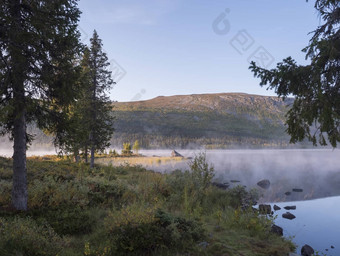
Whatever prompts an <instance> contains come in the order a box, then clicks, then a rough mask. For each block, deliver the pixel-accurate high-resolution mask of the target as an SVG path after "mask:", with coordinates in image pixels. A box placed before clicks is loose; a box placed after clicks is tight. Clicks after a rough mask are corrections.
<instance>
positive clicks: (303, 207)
mask: <svg viewBox="0 0 340 256" xmlns="http://www.w3.org/2000/svg"><path fill="white" fill-rule="evenodd" d="M273 205H274V204H272V206H273ZM276 205H278V206H280V207H281V208H282V209H281V210H279V211H276V212H275V213H274V215H278V217H277V219H276V220H275V223H276V225H278V226H280V227H282V228H283V233H284V236H286V237H293V241H294V242H295V243H296V244H297V245H299V248H298V249H297V252H300V251H301V246H303V245H304V244H309V245H310V246H312V247H313V248H314V250H315V251H319V252H320V253H325V254H326V255H329V256H330V255H333V256H339V255H340V196H336V197H328V198H322V199H316V200H309V201H298V202H285V203H277V204H276ZM290 205H296V210H289V212H290V213H292V214H294V215H295V216H296V218H295V219H293V220H288V219H284V218H282V214H283V213H285V212H287V210H285V209H283V207H284V206H290ZM332 245H333V246H334V247H335V248H334V249H331V246H332ZM326 249H328V251H326ZM321 255H322V254H321Z"/></svg>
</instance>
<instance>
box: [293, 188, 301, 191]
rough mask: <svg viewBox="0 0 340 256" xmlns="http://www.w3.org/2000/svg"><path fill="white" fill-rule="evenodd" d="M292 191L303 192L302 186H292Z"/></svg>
mask: <svg viewBox="0 0 340 256" xmlns="http://www.w3.org/2000/svg"><path fill="white" fill-rule="evenodd" d="M292 190H293V192H303V189H302V188H293V189H292Z"/></svg>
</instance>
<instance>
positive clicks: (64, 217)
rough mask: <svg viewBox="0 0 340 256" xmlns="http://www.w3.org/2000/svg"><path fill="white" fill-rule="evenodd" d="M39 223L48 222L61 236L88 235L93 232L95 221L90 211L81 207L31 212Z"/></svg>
mask: <svg viewBox="0 0 340 256" xmlns="http://www.w3.org/2000/svg"><path fill="white" fill-rule="evenodd" d="M30 214H32V215H33V216H34V217H35V218H36V219H37V221H38V222H39V221H40V222H48V223H49V225H51V227H52V228H53V229H54V230H55V232H56V233H58V234H59V235H76V234H86V233H89V232H91V231H92V228H93V226H94V224H95V220H94V219H91V218H90V216H89V214H88V211H86V210H84V209H81V208H79V207H62V206H60V208H58V209H54V210H44V211H39V212H38V211H35V212H31V213H30Z"/></svg>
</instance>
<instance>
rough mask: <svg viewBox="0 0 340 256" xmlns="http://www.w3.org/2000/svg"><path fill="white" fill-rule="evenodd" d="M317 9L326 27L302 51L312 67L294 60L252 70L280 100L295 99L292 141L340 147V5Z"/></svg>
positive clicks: (324, 2) (325, 3) (321, 0)
mask: <svg viewBox="0 0 340 256" xmlns="http://www.w3.org/2000/svg"><path fill="white" fill-rule="evenodd" d="M315 8H316V10H317V11H318V13H319V15H320V17H321V19H322V20H323V22H324V23H323V24H321V25H320V26H319V27H318V28H317V29H316V30H315V31H313V32H312V33H313V36H312V38H311V39H310V41H309V45H308V46H307V47H306V48H304V49H303V50H302V51H303V52H305V53H306V59H309V61H310V64H308V65H305V66H303V65H298V64H297V63H296V61H294V60H293V59H292V58H291V57H288V58H286V59H284V60H283V61H282V62H280V63H278V64H277V67H276V68H275V69H271V70H266V69H263V68H261V67H258V66H257V65H256V63H254V62H252V63H251V66H250V67H249V69H251V70H252V72H253V73H254V76H255V77H258V78H260V79H261V82H260V85H261V86H265V85H268V88H269V89H274V90H275V93H277V95H278V96H279V97H283V98H285V97H288V96H290V95H293V96H295V101H294V104H293V105H292V107H291V109H290V110H289V111H288V113H287V115H286V119H287V120H286V124H287V125H288V128H287V132H288V134H289V135H290V136H291V142H293V143H295V142H297V141H302V140H303V139H304V138H307V139H308V140H310V141H312V142H313V144H314V145H317V144H318V143H319V144H320V145H327V140H328V141H329V143H330V144H331V145H332V146H333V147H336V145H337V142H339V141H340V115H339V113H340V102H339V98H340V94H339V93H340V91H339V67H340V37H339V33H340V26H339V25H340V18H339V17H340V15H339V14H340V4H339V1H335V0H331V1H329V0H317V1H316V2H315Z"/></svg>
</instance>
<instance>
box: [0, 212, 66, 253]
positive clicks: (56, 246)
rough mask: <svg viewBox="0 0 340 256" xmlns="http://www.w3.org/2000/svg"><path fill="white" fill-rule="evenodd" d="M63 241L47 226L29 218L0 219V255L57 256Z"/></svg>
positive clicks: (63, 243) (63, 244)
mask: <svg viewBox="0 0 340 256" xmlns="http://www.w3.org/2000/svg"><path fill="white" fill-rule="evenodd" d="M64 246H65V241H64V240H63V239H62V238H60V237H59V236H58V235H57V234H56V233H55V232H54V230H53V229H52V228H51V227H50V226H49V225H48V224H43V225H40V226H39V225H37V223H36V222H35V221H33V220H32V219H30V218H14V219H11V220H7V219H4V218H0V255H13V256H14V255H24V256H26V255H27V256H28V255H29V256H40V255H57V254H58V252H60V251H61V250H62V249H63V247H64Z"/></svg>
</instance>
